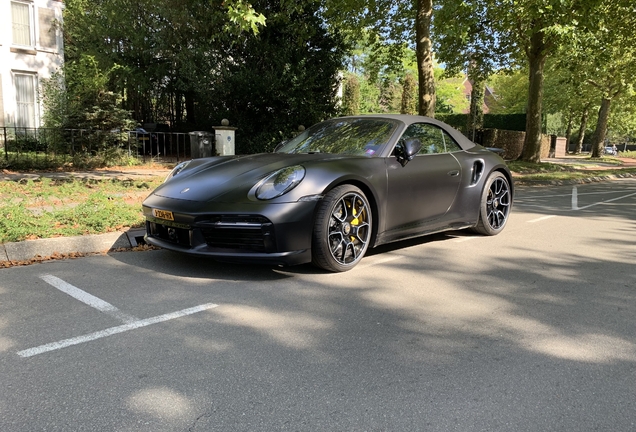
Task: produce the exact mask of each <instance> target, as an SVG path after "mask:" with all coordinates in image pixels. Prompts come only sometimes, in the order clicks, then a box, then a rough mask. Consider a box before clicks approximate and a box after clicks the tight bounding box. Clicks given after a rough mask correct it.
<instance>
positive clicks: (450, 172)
mask: <svg viewBox="0 0 636 432" xmlns="http://www.w3.org/2000/svg"><path fill="white" fill-rule="evenodd" d="M447 174H448V175H449V176H451V177H457V176H458V175H459V171H457V170H453V171H449V172H448V173H447Z"/></svg>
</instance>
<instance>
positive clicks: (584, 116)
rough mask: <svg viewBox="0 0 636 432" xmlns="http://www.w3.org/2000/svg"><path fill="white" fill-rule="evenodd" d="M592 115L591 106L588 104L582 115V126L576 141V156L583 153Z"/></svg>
mask: <svg viewBox="0 0 636 432" xmlns="http://www.w3.org/2000/svg"><path fill="white" fill-rule="evenodd" d="M589 115H590V104H587V105H586V106H585V108H583V114H581V125H580V126H579V138H578V139H577V140H576V148H575V149H574V154H579V153H581V152H582V151H583V140H584V139H585V130H586V129H587V119H588V117H589Z"/></svg>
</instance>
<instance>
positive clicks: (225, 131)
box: [214, 119, 237, 156]
mask: <svg viewBox="0 0 636 432" xmlns="http://www.w3.org/2000/svg"><path fill="white" fill-rule="evenodd" d="M221 124H222V126H214V134H215V140H216V154H218V155H219V156H230V155H235V154H236V148H235V142H234V131H236V129H237V128H235V127H231V126H228V125H229V124H230V122H229V121H227V120H225V119H223V120H222V121H221Z"/></svg>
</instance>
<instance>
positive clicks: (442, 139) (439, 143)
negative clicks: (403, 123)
mask: <svg viewBox="0 0 636 432" xmlns="http://www.w3.org/2000/svg"><path fill="white" fill-rule="evenodd" d="M402 138H403V139H409V138H416V139H419V140H420V142H421V143H422V148H421V149H420V152H419V154H437V153H449V152H454V151H458V150H461V148H460V147H459V145H458V144H457V143H456V142H455V140H454V139H453V138H452V137H451V136H450V135H448V133H447V132H446V131H444V130H443V129H441V128H439V127H437V126H435V125H432V124H429V123H414V124H412V125H410V126H409V127H408V128H407V129H406V131H405V132H404V134H403V135H402Z"/></svg>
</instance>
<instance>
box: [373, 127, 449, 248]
mask: <svg viewBox="0 0 636 432" xmlns="http://www.w3.org/2000/svg"><path fill="white" fill-rule="evenodd" d="M413 138H415V139H419V140H420V142H421V144H422V147H421V149H420V152H419V153H418V155H417V156H415V157H414V158H413V160H411V161H410V162H409V163H407V164H406V165H405V166H402V165H401V164H400V163H399V162H398V161H397V159H396V158H395V157H394V156H392V157H389V158H387V160H386V163H387V182H388V183H387V212H386V215H387V218H386V224H385V228H386V230H387V234H388V235H389V236H391V237H392V236H396V237H400V236H408V235H411V234H415V233H417V232H420V231H426V230H427V229H430V228H431V226H432V225H437V224H438V222H441V221H440V219H442V218H443V216H444V215H445V214H446V213H447V212H448V209H449V208H450V206H451V204H452V203H453V201H454V200H455V196H456V195H457V191H458V189H459V184H460V181H461V175H462V173H461V166H460V164H459V162H458V161H457V159H456V158H455V157H454V156H453V152H456V151H461V148H460V147H459V145H458V144H457V143H456V142H455V141H454V140H453V138H452V137H451V136H450V135H449V134H448V133H446V132H445V131H444V130H443V129H442V128H440V127H439V126H436V125H433V124H430V123H414V124H411V125H410V126H409V127H408V128H407V129H406V130H405V131H404V134H403V135H402V139H413Z"/></svg>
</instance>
